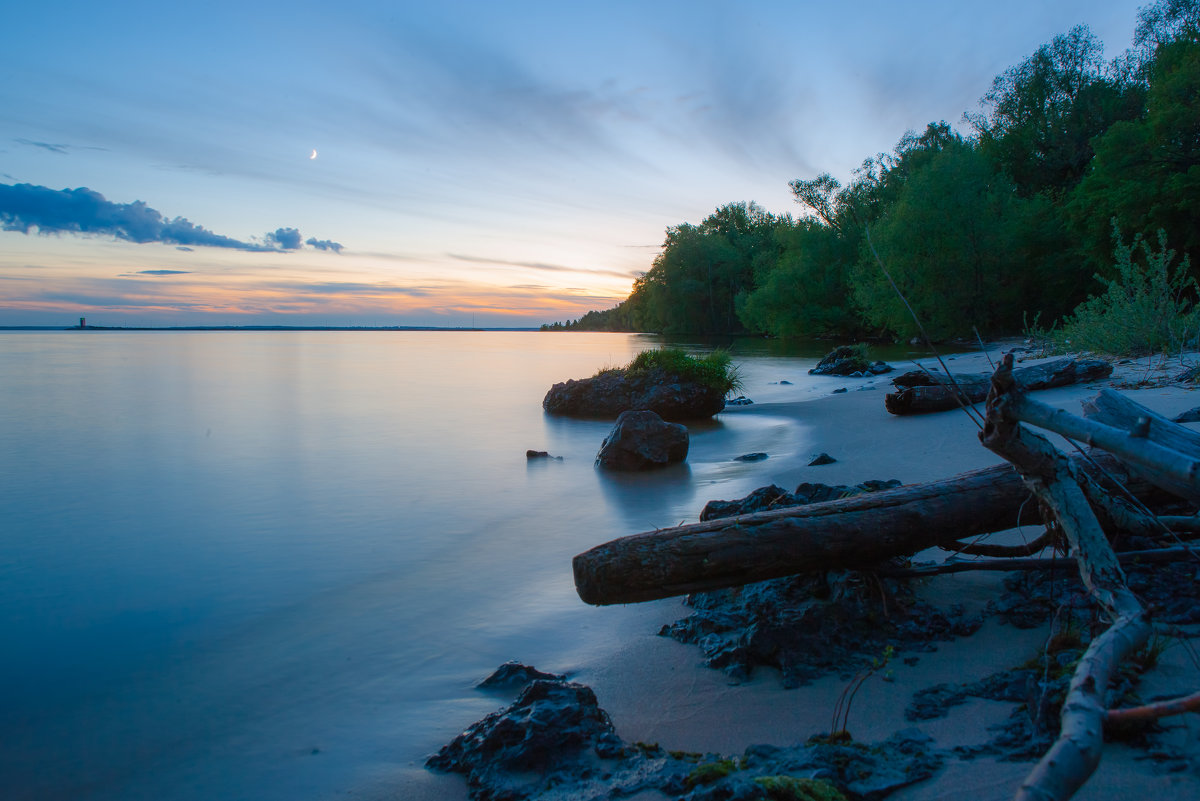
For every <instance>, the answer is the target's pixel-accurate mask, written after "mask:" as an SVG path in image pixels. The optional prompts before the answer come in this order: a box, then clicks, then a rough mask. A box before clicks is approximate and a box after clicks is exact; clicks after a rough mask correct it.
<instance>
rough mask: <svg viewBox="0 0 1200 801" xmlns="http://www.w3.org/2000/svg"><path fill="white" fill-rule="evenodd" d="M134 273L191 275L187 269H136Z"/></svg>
mask: <svg viewBox="0 0 1200 801" xmlns="http://www.w3.org/2000/svg"><path fill="white" fill-rule="evenodd" d="M134 275H191V272H190V271H188V270H138V271H137V272H136V273H134Z"/></svg>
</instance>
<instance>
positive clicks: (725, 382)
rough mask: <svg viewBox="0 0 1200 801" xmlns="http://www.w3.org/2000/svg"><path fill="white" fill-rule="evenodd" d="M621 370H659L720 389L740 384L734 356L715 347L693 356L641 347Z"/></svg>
mask: <svg viewBox="0 0 1200 801" xmlns="http://www.w3.org/2000/svg"><path fill="white" fill-rule="evenodd" d="M622 369H624V370H625V372H627V373H634V374H636V373H645V372H649V371H650V370H655V369H657V370H662V371H664V372H667V373H670V374H672V375H675V376H678V377H679V378H680V379H681V380H684V381H694V382H696V383H697V384H701V385H702V386H706V387H712V388H714V389H717V390H720V391H721V392H732V391H733V390H735V389H739V388H740V387H741V379H740V378H739V376H738V373H737V368H736V367H735V366H734V365H733V357H732V356H731V355H730V354H729V351H727V350H714V351H711V352H709V353H706V354H704V355H703V356H692V355H690V354H688V353H687V351H684V350H681V349H679V348H658V349H655V350H644V351H642V352H641V353H639V354H638V355H637V356H635V357H634V358H633V361H631V362H630V363H629V364H628V365H626V366H625V367H624V368H622Z"/></svg>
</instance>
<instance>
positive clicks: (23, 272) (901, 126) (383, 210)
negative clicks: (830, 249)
mask: <svg viewBox="0 0 1200 801" xmlns="http://www.w3.org/2000/svg"><path fill="white" fill-rule="evenodd" d="M1139 5H1145V3H1144V2H1143V3H1137V2H1116V1H1115V0H1112V1H1106V0H1063V1H1062V2H1045V0H1013V2H1008V3H1000V4H997V3H989V4H976V3H965V2H962V0H953V2H949V1H947V2H942V1H941V0H939V1H938V2H920V0H917V2H911V3H905V4H899V3H894V2H845V3H830V2H827V1H826V2H808V0H792V1H791V2H774V1H773V0H771V1H767V2H757V3H731V2H719V3H718V2H704V1H703V0H690V1H689V2H655V1H654V0H638V2H601V3H587V4H584V3H574V2H568V1H566V0H557V2H480V1H475V0H471V1H464V2H456V1H455V0H446V2H443V3H440V4H433V3H428V2H423V3H419V4H418V3H411V2H406V1H405V0H393V2H383V1H382V0H374V1H372V0H347V1H346V2H340V3H312V2H288V3H274V2H254V1H248V0H240V2H236V3H234V2H223V0H216V1H215V2H206V3H203V4H200V3H189V2H180V3H164V2H162V1H161V0H157V1H156V2H153V3H150V2H130V1H129V0H123V1H122V2H120V3H95V2H86V3H85V2H53V0H47V2H42V3H23V4H9V6H8V7H7V8H6V11H5V20H4V24H3V26H0V43H2V46H0V75H3V81H0V225H2V227H3V229H4V230H0V326H18V325H70V324H73V323H75V322H76V321H77V318H79V317H87V318H88V322H89V323H92V324H95V325H114V326H120V325H262V324H268V325H366V326H375V325H439V326H467V325H471V324H472V323H474V324H475V325H478V326H536V325H539V324H541V323H544V322H552V321H555V320H565V319H568V318H577V317H579V316H580V315H582V314H583V313H584V312H586V311H588V310H590V309H602V308H608V307H611V306H613V305H615V304H616V303H617V302H619V301H620V300H621V299H623V298H624V297H625V296H626V295H627V294H628V292H629V289H630V286H631V284H632V281H633V278H634V277H635V275H636V274H637V273H639V272H642V271H645V270H647V269H648V268H649V267H650V265H651V262H652V260H653V258H654V256H655V254H656V253H657V252H658V250H659V247H660V245H661V244H662V241H663V234H664V231H665V229H666V228H667V227H668V226H671V225H676V224H678V223H681V222H699V221H700V220H702V219H703V218H704V217H705V216H707V215H708V214H709V213H710V212H712V211H713V210H714V209H715V208H716V207H718V206H720V205H723V204H725V203H729V202H733V201H742V200H744V201H756V202H758V203H759V204H760V205H762V206H763V207H765V208H766V209H767V210H769V211H773V212H780V213H782V212H791V213H794V214H795V213H799V212H800V211H801V210H800V208H799V207H798V206H797V205H796V204H795V203H794V202H793V201H792V198H791V194H790V192H789V191H788V181H789V180H791V179H794V178H811V177H813V176H815V175H817V174H818V173H820V172H825V171H828V172H831V173H833V174H834V175H835V176H836V177H839V178H840V179H842V180H845V179H847V178H848V177H850V175H851V171H852V170H853V169H854V168H855V167H857V166H858V165H859V164H860V163H861V162H862V160H863V159H864V158H866V157H868V156H871V155H873V154H875V153H877V152H880V151H890V150H891V149H892V148H893V147H894V146H895V144H896V142H897V140H898V139H899V138H900V137H901V135H903V134H904V133H905V131H906V130H910V129H912V130H921V129H923V128H924V126H925V125H926V124H927V123H929V122H932V121H937V120H943V119H944V120H946V121H948V122H950V123H952V124H954V125H956V127H958V128H959V129H960V130H965V128H964V126H963V125H962V122H961V118H962V114H963V112H964V111H978V110H979V105H978V104H979V99H980V97H981V96H982V95H983V94H984V93H985V92H986V91H987V89H988V88H989V86H990V85H991V81H992V79H993V77H995V76H996V75H997V74H998V73H1000V72H1003V71H1004V70H1005V69H1006V68H1008V67H1010V66H1014V65H1016V64H1017V63H1019V62H1020V61H1021V60H1023V59H1024V58H1025V57H1027V56H1029V55H1030V54H1031V53H1032V52H1033V51H1034V50H1036V49H1037V48H1038V46H1040V45H1041V44H1043V43H1046V42H1048V41H1050V40H1051V39H1052V38H1053V37H1054V36H1055V35H1057V34H1060V33H1065V32H1066V31H1067V30H1069V29H1070V28H1071V27H1072V26H1073V25H1076V24H1080V23H1083V24H1087V25H1088V26H1090V27H1091V29H1092V30H1093V31H1094V32H1095V33H1096V34H1097V35H1098V36H1099V37H1100V38H1101V39H1102V40H1103V41H1104V43H1105V44H1106V46H1107V48H1108V51H1107V54H1108V55H1109V56H1113V55H1116V54H1118V53H1119V52H1121V51H1122V50H1124V49H1125V48H1126V47H1127V46H1128V45H1129V44H1130V40H1131V37H1132V32H1133V28H1134V24H1135V20H1136V13H1137V8H1138V6H1139ZM64 190H66V191H64ZM177 218H182V219H177Z"/></svg>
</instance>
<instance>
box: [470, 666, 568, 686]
mask: <svg viewBox="0 0 1200 801" xmlns="http://www.w3.org/2000/svg"><path fill="white" fill-rule="evenodd" d="M539 680H540V681H565V680H566V677H565V676H559V675H558V674H556V673H543V672H542V671H540V670H538V669H537V668H535V667H530V666H529V665H522V664H521V663H520V662H505V663H504V664H503V665H501V666H500V667H498V668H496V670H495V672H493V673H492V675H490V676H488V677H487V678H486V679H484V680H483V681H481V682H479V684H477V685H475V686H476V687H479V688H480V689H483V690H519V689H521V688H523V687H525V685H527V684H529V683H530V682H534V681H539Z"/></svg>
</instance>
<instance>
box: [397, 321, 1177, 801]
mask: <svg viewBox="0 0 1200 801" xmlns="http://www.w3.org/2000/svg"><path fill="white" fill-rule="evenodd" d="M1016 344H1018V343H1014V342H1005V343H1000V344H998V345H996V346H994V347H989V349H988V350H987V351H981V352H979V353H973V354H956V355H955V356H952V357H948V359H947V366H948V367H949V368H950V369H951V370H953V371H955V372H964V373H977V372H987V371H989V370H990V367H989V365H988V362H987V357H988V355H990V356H991V358H992V359H993V360H996V359H997V358H998V356H999V353H1000V352H1001V351H1002V350H1007V349H1010V348H1011V347H1013V346H1014V345H1016ZM930 361H933V360H922V363H924V364H928V363H929V362H930ZM1028 361H1029V362H1035V361H1037V360H1034V359H1029V360H1028ZM934 363H936V361H934ZM1175 366H1176V363H1175V362H1172V367H1168V368H1167V369H1166V370H1155V369H1154V360H1147V359H1141V360H1136V361H1130V362H1129V363H1128V364H1124V365H1118V366H1117V367H1116V369H1115V370H1114V373H1113V375H1112V376H1111V377H1110V378H1108V379H1105V380H1103V381H1098V382H1088V383H1086V384H1079V385H1073V386H1070V387H1063V388H1059V389H1053V390H1044V391H1039V392H1037V393H1036V397H1037V398H1038V399H1039V400H1042V401H1044V402H1046V403H1048V404H1051V405H1054V406H1058V407H1060V408H1066V409H1068V410H1070V411H1072V412H1074V413H1078V411H1079V401H1080V400H1082V399H1083V398H1086V397H1090V396H1091V395H1093V394H1095V392H1096V391H1097V389H1099V388H1101V387H1104V386H1117V387H1118V388H1120V387H1121V386H1122V385H1128V384H1131V383H1136V382H1144V381H1145V379H1146V377H1148V376H1152V375H1157V376H1163V377H1169V376H1171V375H1174V374H1175V373H1177V372H1179V371H1180V370H1181V369H1182V367H1181V366H1179V367H1178V369H1175ZM845 384H846V386H847V388H848V391H847V392H845V393H839V394H831V395H828V396H825V397H820V398H815V399H811V400H800V401H782V402H772V403H755V404H753V405H749V406H743V407H734V408H731V409H727V410H726V412H723V413H722V414H729V415H764V416H772V417H785V418H788V419H790V420H792V421H794V422H796V423H798V424H802V425H803V426H804V427H805V428H806V429H808V433H809V440H810V441H809V443H808V447H811V449H812V450H813V451H814V452H822V451H823V452H827V453H829V454H830V455H831V456H833V457H834V458H835V459H836V461H835V462H834V463H832V464H828V465H822V466H815V467H813V466H808V461H809V459H810V458H811V455H812V454H809V453H807V452H805V453H798V452H787V451H786V449H785V448H784V449H781V450H780V452H778V453H771V454H770V456H769V459H770V461H768V462H765V463H764V470H763V475H764V477H765V479H764V481H763V482H762V483H763V484H764V485H765V484H769V483H772V482H773V483H776V484H779V485H780V486H783V487H785V488H791V487H794V486H796V485H797V484H798V483H801V482H805V481H808V482H819V483H824V484H847V485H853V484H856V483H859V482H862V481H866V480H870V479H880V480H888V479H900V480H901V481H902V482H903V483H905V484H911V483H918V482H924V481H931V480H936V479H941V478H947V477H949V476H952V475H955V474H957V473H961V472H964V471H967V470H972V469H976V468H979V467H986V466H989V465H993V464H998V463H1000V461H1001V460H1000V458H999V457H998V456H996V455H994V454H992V453H991V452H990V451H988V450H986V449H985V448H984V447H983V446H982V445H981V444H979V442H978V438H977V431H978V429H977V428H976V426H975V424H974V423H973V422H972V421H971V420H970V419H969V418H968V417H967V416H966V415H965V414H962V413H959V412H941V413H936V414H929V415H918V416H912V417H896V416H893V415H891V414H889V413H888V412H887V411H886V409H885V408H884V405H883V396H884V394H885V391H886V390H887V389H888V388H890V386H891V385H890V381H889V377H888V376H887V375H884V376H879V377H876V378H875V379H874V380H871V379H845ZM856 384H858V385H859V386H864V385H868V384H871V385H874V386H875V387H876V389H875V390H874V391H870V390H867V391H858V387H856V386H855V385H856ZM1121 391H1123V392H1125V393H1127V394H1129V396H1130V397H1132V398H1133V399H1135V400H1137V401H1138V402H1139V403H1142V404H1144V405H1146V406H1147V407H1149V408H1151V409H1153V410H1155V411H1159V412H1162V413H1164V414H1167V415H1168V416H1170V415H1174V414H1177V413H1179V412H1182V411H1184V410H1186V409H1189V408H1191V407H1193V406H1195V405H1197V404H1198V403H1200V395H1195V394H1193V393H1194V392H1195V389H1194V388H1192V387H1184V386H1180V385H1172V384H1165V383H1164V384H1162V385H1158V386H1146V387H1143V388H1139V389H1122V390H1121ZM746 392H747V395H748V396H749V397H751V398H752V399H753V390H752V389H750V388H748V389H747V391H746ZM707 500H718V499H717V498H708V499H707ZM720 500H729V499H723V498H722V499H720ZM629 533H633V532H621V533H620V534H629ZM620 534H618V535H617V536H620ZM1002 536H1003V535H1002ZM597 544H598V542H597ZM922 558H929V554H928V553H926V554H922ZM1005 575H1007V574H1004V573H994V574H980V573H964V574H955V575H946V576H938V577H934V578H932V579H927V580H924V581H922V582H921V584H922V585H923V586H922V587H921V590H920V595H921V597H922V598H924V599H927V600H929V601H930V602H931V603H935V604H937V603H941V604H950V603H960V604H963V605H965V606H967V607H968V608H969V609H976V610H982V609H983V608H984V607H986V605H987V604H988V602H989V601H991V600H992V599H993V598H995V597H996V596H997V594H998V592H999V588H1000V587H1001V585H1002V582H1003V578H1004V576H1005ZM637 607H638V609H639V613H638V614H633V615H628V614H627V613H628V611H629V610H628V608H626V611H625V612H623V613H620V614H625V616H626V617H628V618H629V619H628V620H626V623H625V625H626V626H627V627H628V629H629V636H628V639H627V640H625V641H623V642H622V643H621V644H620V645H619V646H618V647H617V648H616V650H615V651H613V652H611V653H608V654H605V655H604V656H602V657H600V658H596V659H594V660H589V661H588V662H587V663H586V664H578V665H574V666H569V667H568V670H567V671H566V672H567V674H568V676H569V678H570V680H572V681H577V682H579V683H582V684H585V685H587V686H589V687H591V688H592V689H593V690H594V691H595V693H596V695H597V697H598V699H599V703H600V707H601V708H603V709H605V710H606V711H607V712H608V713H609V715H610V716H611V718H612V720H613V723H614V725H615V727H616V731H617V733H618V734H619V735H620V736H621V737H622V738H623V739H624V740H625V741H626V742H628V743H633V742H644V743H660V744H661V745H662V746H663V747H664V748H669V749H678V750H683V751H696V752H701V753H717V754H723V755H727V756H728V755H736V754H740V753H741V752H742V751H743V750H744V749H745V748H746V747H748V746H750V745H752V744H756V743H770V744H773V745H779V746H786V745H792V744H796V743H799V742H803V741H804V740H806V739H807V738H808V737H810V736H812V735H814V734H818V733H820V732H825V731H829V730H830V720H831V715H832V712H833V707H834V703H835V702H836V700H837V698H838V696H839V695H840V694H841V693H842V691H843V689H844V688H845V686H846V680H845V677H839V676H835V675H825V676H822V677H821V678H819V679H817V680H816V681H814V682H812V683H811V684H808V685H805V686H802V687H799V688H795V689H784V688H783V686H782V684H781V682H780V677H779V674H778V672H777V671H775V670H773V669H771V668H762V667H759V668H756V669H755V670H754V672H753V674H752V675H751V676H750V678H749V679H748V680H746V681H742V682H732V681H731V680H730V679H729V677H728V676H727V675H726V674H725V673H723V672H721V671H719V670H715V669H712V668H709V667H705V666H704V665H703V664H701V653H700V651H699V649H698V648H697V647H696V646H694V645H683V644H681V643H679V642H676V641H674V640H671V639H668V638H666V637H661V636H658V635H657V633H656V632H657V631H658V629H659V627H660V626H661V625H666V624H669V623H671V622H673V621H675V620H678V619H680V618H682V617H685V616H686V615H687V614H688V612H689V609H688V608H687V607H685V606H684V605H683V604H682V599H680V598H673V599H666V600H662V601H654V602H650V603H646V604H640V605H637ZM608 610H609V608H606V607H598V608H595V609H594V611H595V614H597V615H604V614H606V613H608V614H612V613H611V612H608ZM1196 634H1200V630H1198V631H1196ZM1046 637H1047V627H1046V626H1040V627H1038V628H1035V629H1029V630H1018V629H1014V628H1013V627H1011V626H1007V625H1002V624H1001V623H1000V622H999V621H998V620H997V619H996V618H994V617H992V618H988V619H987V620H986V621H985V623H984V625H983V627H982V628H981V629H980V630H979V631H977V632H976V633H975V634H973V635H970V636H964V637H958V638H956V639H954V640H951V641H949V642H939V643H937V644H936V648H935V650H934V651H932V652H929V653H921V654H918V655H917V658H916V659H913V660H912V662H913V663H912V664H909V663H907V662H903V661H900V660H897V662H896V663H895V666H894V667H893V670H892V673H893V675H892V677H891V680H890V681H883V680H871V681H867V682H866V683H865V684H864V685H863V686H862V689H861V691H860V693H859V694H858V696H857V698H856V700H855V703H854V709H853V714H852V716H851V719H850V729H851V730H852V732H853V734H854V736H855V738H856V739H857V740H859V741H863V742H878V741H881V740H883V739H885V738H886V737H888V736H889V735H891V734H893V733H894V732H896V731H898V730H902V729H908V728H912V727H914V726H915V727H916V728H918V729H920V730H921V731H922V732H924V733H925V734H928V735H930V736H932V737H933V738H934V741H935V747H936V748H938V749H941V750H945V751H949V750H950V749H953V748H957V747H963V746H972V745H975V744H978V743H982V742H983V741H985V740H986V739H987V738H988V732H987V728H988V726H991V725H995V724H999V723H1001V722H1003V721H1004V720H1005V719H1006V718H1007V717H1008V715H1009V714H1010V713H1011V710H1012V708H1013V705H1012V704H1011V703H1006V702H1000V701H989V700H983V699H972V700H970V701H968V702H967V703H965V704H963V705H961V706H957V707H954V708H952V709H950V710H949V711H948V714H947V715H946V716H945V717H943V718H940V719H936V720H928V721H921V722H918V723H916V724H914V723H911V722H908V721H906V720H905V719H904V714H903V713H904V709H905V707H906V705H907V704H908V703H909V701H910V699H911V697H912V694H913V693H914V692H916V691H917V690H921V689H924V688H927V687H929V686H931V685H934V684H938V683H944V682H951V683H953V682H958V683H962V682H971V681H978V680H980V679H983V678H985V677H986V676H988V675H990V674H992V673H995V672H997V671H1003V670H1007V669H1009V668H1012V667H1014V666H1015V665H1017V664H1019V663H1022V662H1024V661H1026V660H1028V659H1029V658H1030V657H1031V656H1036V655H1037V654H1038V653H1039V652H1040V651H1041V649H1042V648H1043V647H1044V644H1045V642H1046ZM1193 639H1194V637H1193ZM903 655H904V656H909V657H910V658H911V655H909V654H903ZM537 667H543V668H544V667H545V666H542V665H538V666H537ZM1198 673H1200V670H1198V669H1197V667H1195V666H1193V665H1192V664H1191V662H1190V660H1189V657H1188V653H1187V648H1185V647H1173V648H1168V649H1167V650H1166V651H1165V652H1164V654H1163V656H1162V658H1161V659H1160V662H1159V664H1158V666H1157V667H1155V668H1154V669H1152V670H1151V671H1148V672H1147V673H1146V674H1145V676H1143V678H1142V683H1141V685H1140V686H1139V691H1140V692H1141V694H1142V697H1143V698H1151V697H1156V696H1159V695H1176V694H1178V695H1182V694H1188V693H1190V692H1193V691H1194V689H1195V685H1196V684H1197V681H1196V679H1197V674H1198ZM481 678H482V677H481ZM504 700H505V701H507V700H511V699H504ZM1196 717H1197V716H1195V715H1186V716H1181V717H1178V718H1172V719H1168V720H1166V721H1164V724H1165V727H1166V728H1167V734H1166V735H1163V736H1164V737H1166V738H1167V740H1169V742H1170V746H1171V747H1172V748H1174V749H1176V750H1177V751H1178V752H1179V753H1182V754H1184V755H1185V756H1186V758H1187V760H1188V762H1189V764H1190V765H1191V770H1188V771H1184V772H1182V773H1164V772H1163V771H1161V770H1156V769H1155V768H1154V766H1153V764H1152V762H1151V761H1150V760H1146V759H1145V758H1144V757H1145V749H1138V748H1134V747H1130V746H1128V745H1123V744H1116V745H1111V744H1110V745H1108V746H1107V747H1106V749H1105V753H1104V757H1103V759H1102V760H1101V765H1100V768H1099V769H1098V770H1097V772H1096V774H1095V775H1093V777H1092V778H1091V779H1090V780H1089V781H1088V783H1087V784H1085V785H1084V787H1083V788H1082V789H1081V790H1080V792H1079V793H1078V794H1077V795H1076V798H1080V799H1086V800H1087V801H1118V799H1123V798H1129V797H1131V794H1132V793H1133V792H1135V788H1136V792H1137V793H1139V794H1142V793H1147V792H1149V793H1154V792H1159V793H1163V794H1164V795H1165V796H1166V797H1181V796H1180V793H1181V792H1183V793H1187V792H1189V791H1191V792H1194V791H1195V790H1196V788H1197V787H1198V786H1200V785H1197V784H1196V782H1197V781H1198V779H1197V776H1196V773H1195V772H1194V771H1196V770H1197V768H1198V767H1200V722H1197V721H1196V720H1195V718H1196ZM471 722H472V721H468V722H464V725H466V724H468V723H471ZM1160 739H1161V738H1160ZM1032 765H1033V762H1024V761H1021V762H1003V761H998V760H997V759H995V758H992V757H986V756H980V757H977V758H974V759H958V758H948V759H947V760H946V762H945V764H944V766H943V767H942V768H941V769H940V770H939V771H937V772H936V773H935V775H934V776H933V777H932V778H931V779H928V780H926V781H921V782H918V783H916V784H914V785H911V786H909V787H907V788H904V789H902V790H900V791H898V792H896V793H894V794H892V795H890V796H889V797H890V798H894V799H899V800H900V801H937V800H938V799H949V798H961V797H962V795H963V794H964V793H967V792H969V793H971V794H972V796H975V798H974V801H990V799H997V800H998V799H1007V798H1011V797H1012V795H1013V793H1014V792H1015V790H1016V788H1017V787H1018V786H1019V784H1020V782H1021V780H1022V779H1023V778H1024V776H1025V775H1026V774H1027V773H1028V771H1029V770H1030V768H1031V767H1032ZM438 778H439V782H438V783H439V784H440V779H441V778H444V777H441V776H439V777H438ZM459 781H461V780H460V779H459ZM441 787H442V788H443V789H444V788H445V787H446V786H445V785H441ZM414 789H415V788H414ZM464 790H465V788H464ZM428 797H429V798H433V797H445V796H444V794H441V795H438V796H434V795H430V796H428ZM634 797H635V798H639V799H656V798H665V797H666V796H663V795H662V794H660V793H658V792H649V791H647V792H643V793H640V794H638V795H636V796H634Z"/></svg>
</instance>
